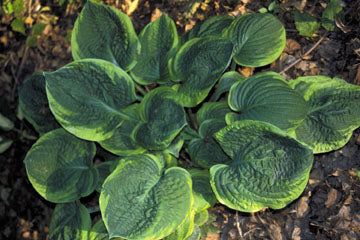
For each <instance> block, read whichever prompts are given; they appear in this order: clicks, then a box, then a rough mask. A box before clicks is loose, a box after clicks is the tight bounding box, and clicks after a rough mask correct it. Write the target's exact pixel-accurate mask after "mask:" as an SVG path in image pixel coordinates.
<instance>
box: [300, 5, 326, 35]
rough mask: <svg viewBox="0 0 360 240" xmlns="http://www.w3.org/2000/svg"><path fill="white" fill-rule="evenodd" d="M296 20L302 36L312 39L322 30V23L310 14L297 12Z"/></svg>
mask: <svg viewBox="0 0 360 240" xmlns="http://www.w3.org/2000/svg"><path fill="white" fill-rule="evenodd" d="M294 20H295V25H296V29H297V30H298V31H299V34H300V35H301V36H306V37H311V36H312V35H313V34H314V33H315V32H316V31H317V30H318V29H319V28H320V23H318V22H317V20H316V18H315V17H313V16H311V15H310V14H308V13H301V12H299V11H298V10H295V15H294Z"/></svg>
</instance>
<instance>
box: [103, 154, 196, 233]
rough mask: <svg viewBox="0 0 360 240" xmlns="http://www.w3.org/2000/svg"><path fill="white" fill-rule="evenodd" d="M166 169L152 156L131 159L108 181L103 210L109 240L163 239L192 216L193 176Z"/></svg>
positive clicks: (121, 164)
mask: <svg viewBox="0 0 360 240" xmlns="http://www.w3.org/2000/svg"><path fill="white" fill-rule="evenodd" d="M163 167H164V166H163V164H162V162H161V161H160V160H159V159H158V158H157V157H155V156H153V155H136V156H130V157H127V158H125V159H123V160H122V161H120V164H119V165H118V167H117V168H116V169H115V171H114V172H112V174H111V175H110V176H109V177H108V178H107V179H106V180H105V183H104V184H103V189H102V191H101V194H100V209H101V213H102V216H103V220H104V222H105V226H106V228H107V230H108V232H109V236H110V238H113V237H123V238H127V239H144V240H147V239H154V240H155V239H160V238H164V237H166V236H168V235H170V234H171V233H172V232H173V231H175V229H176V228H177V227H178V226H180V224H182V223H183V222H184V221H185V219H186V217H187V216H189V214H190V211H191V206H192V202H193V198H192V193H191V192H192V191H191V185H192V183H191V176H190V174H189V173H188V172H187V171H185V170H184V169H181V168H178V167H173V168H169V169H166V170H165V171H164V168H163Z"/></svg>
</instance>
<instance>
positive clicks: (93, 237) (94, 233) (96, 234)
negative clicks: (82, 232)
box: [89, 219, 109, 240]
mask: <svg viewBox="0 0 360 240" xmlns="http://www.w3.org/2000/svg"><path fill="white" fill-rule="evenodd" d="M89 240H109V234H108V232H107V230H106V227H105V224H104V221H103V220H102V219H100V220H99V221H97V222H96V223H95V224H94V226H92V228H91V230H90V233H89Z"/></svg>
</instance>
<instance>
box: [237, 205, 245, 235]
mask: <svg viewBox="0 0 360 240" xmlns="http://www.w3.org/2000/svg"><path fill="white" fill-rule="evenodd" d="M235 222H236V228H237V230H238V233H239V237H240V239H243V238H244V237H243V233H242V230H241V228H240V223H239V212H238V211H236V221H235Z"/></svg>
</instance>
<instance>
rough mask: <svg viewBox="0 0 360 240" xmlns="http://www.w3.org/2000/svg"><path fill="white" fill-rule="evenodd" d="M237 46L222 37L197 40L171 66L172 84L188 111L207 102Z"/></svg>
mask: <svg viewBox="0 0 360 240" xmlns="http://www.w3.org/2000/svg"><path fill="white" fill-rule="evenodd" d="M232 48H233V45H232V44H231V43H230V42H229V41H228V40H226V39H223V38H219V37H207V38H195V39H192V40H190V41H188V42H186V43H185V44H184V45H183V46H182V47H181V48H180V50H179V51H178V52H177V53H176V55H175V57H174V58H172V59H171V60H170V62H169V68H170V74H171V77H172V80H173V81H174V82H176V83H178V84H176V85H174V86H173V88H174V89H175V90H176V91H177V92H178V95H179V98H180V100H181V103H182V104H183V106H185V107H194V106H196V105H197V104H199V103H200V102H201V101H203V100H204V99H205V98H206V96H207V95H208V93H209V92H210V90H211V88H212V87H213V86H214V85H215V83H216V81H217V80H218V79H219V77H220V76H221V74H222V73H223V72H224V70H225V69H226V68H227V67H228V66H229V64H230V60H231V51H232Z"/></svg>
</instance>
